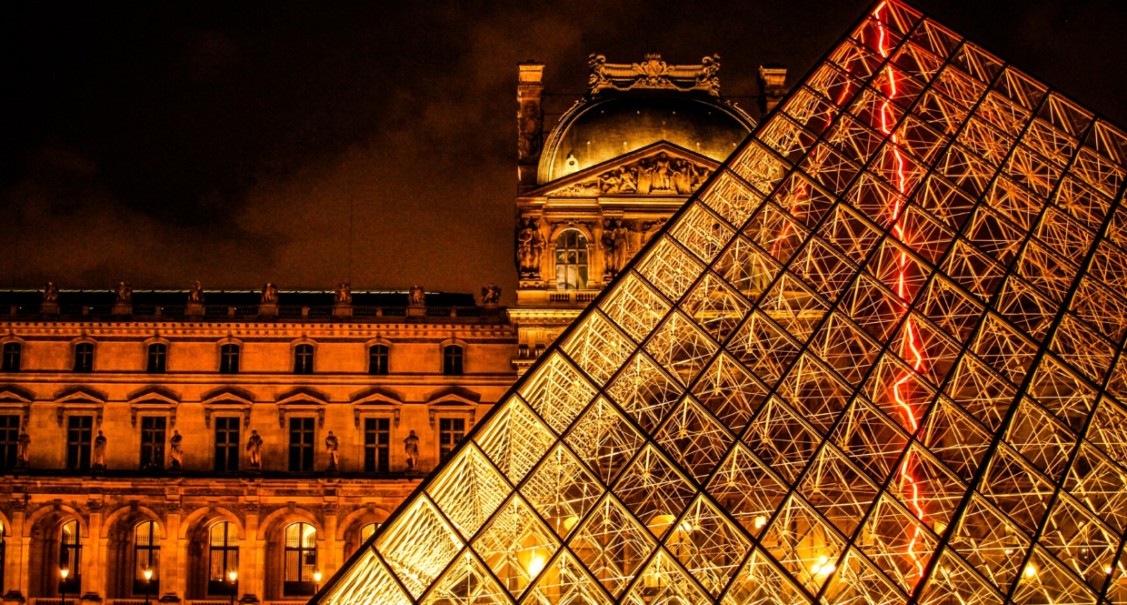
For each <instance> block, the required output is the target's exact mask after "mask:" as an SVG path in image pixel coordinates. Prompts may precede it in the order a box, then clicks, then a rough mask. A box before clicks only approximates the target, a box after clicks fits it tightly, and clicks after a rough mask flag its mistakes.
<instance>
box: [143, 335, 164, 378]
mask: <svg viewBox="0 0 1127 605" xmlns="http://www.w3.org/2000/svg"><path fill="white" fill-rule="evenodd" d="M167 361H168V347H167V346H165V345H163V344H161V343H159V342H158V343H154V344H151V345H149V363H148V365H146V366H145V371H146V372H148V373H150V374H164V370H165V367H166V366H167Z"/></svg>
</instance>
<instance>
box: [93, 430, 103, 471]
mask: <svg viewBox="0 0 1127 605" xmlns="http://www.w3.org/2000/svg"><path fill="white" fill-rule="evenodd" d="M91 466H92V468H93V469H94V470H105V469H106V436H105V435H103V434H102V431H98V436H97V437H96V438H94V461H93V464H92V465H91Z"/></svg>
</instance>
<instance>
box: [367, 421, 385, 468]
mask: <svg viewBox="0 0 1127 605" xmlns="http://www.w3.org/2000/svg"><path fill="white" fill-rule="evenodd" d="M390 444H391V420H390V419H388V418H365V419H364V472H366V473H386V472H388V468H389V465H388V458H389V456H390V453H389V449H388V448H389V445H390Z"/></svg>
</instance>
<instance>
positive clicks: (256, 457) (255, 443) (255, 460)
mask: <svg viewBox="0 0 1127 605" xmlns="http://www.w3.org/2000/svg"><path fill="white" fill-rule="evenodd" d="M247 454H249V455H250V466H251V468H253V469H261V468H262V437H259V436H258V431H251V432H250V439H247Z"/></svg>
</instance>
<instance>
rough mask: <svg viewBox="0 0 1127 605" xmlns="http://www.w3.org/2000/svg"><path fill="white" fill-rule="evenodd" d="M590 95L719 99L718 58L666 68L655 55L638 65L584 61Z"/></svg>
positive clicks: (597, 57)
mask: <svg viewBox="0 0 1127 605" xmlns="http://www.w3.org/2000/svg"><path fill="white" fill-rule="evenodd" d="M587 66H588V68H589V69H590V76H589V77H588V82H587V83H588V86H589V88H590V94H592V95H595V94H598V93H599V92H600V91H602V90H607V89H610V90H635V89H639V88H643V89H645V88H648V89H658V90H703V91H705V92H707V93H709V94H711V95H713V96H717V97H718V96H720V78H719V72H720V56H719V55H712V56H711V57H705V58H703V59H701V62H700V65H670V64H668V63H666V62H665V61H662V60H661V55H660V54H658V53H646V56H645V60H644V61H642V62H641V63H629V64H628V63H607V58H606V57H605V56H603V55H598V54H592V55H591V56H590V57H589V58H588V59H587Z"/></svg>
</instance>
